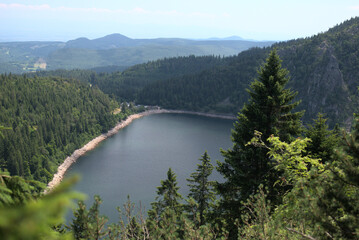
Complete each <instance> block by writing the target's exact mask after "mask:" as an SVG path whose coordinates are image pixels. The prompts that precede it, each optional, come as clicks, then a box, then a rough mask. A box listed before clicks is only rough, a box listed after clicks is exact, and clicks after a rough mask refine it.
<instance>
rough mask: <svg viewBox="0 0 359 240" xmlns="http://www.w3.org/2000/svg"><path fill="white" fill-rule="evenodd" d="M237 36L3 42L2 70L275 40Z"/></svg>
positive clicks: (133, 59)
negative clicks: (250, 39) (246, 38)
mask: <svg viewBox="0 0 359 240" xmlns="http://www.w3.org/2000/svg"><path fill="white" fill-rule="evenodd" d="M235 38H237V37H230V38H229V39H222V40H221V39H218V40H215V41H214V40H209V39H206V40H190V39H182V38H156V39H132V38H129V37H126V36H124V35H122V34H118V33H115V34H110V35H107V36H104V37H101V38H96V39H93V40H90V39H88V38H85V37H81V38H77V39H74V40H70V41H67V42H40V41H39V42H37V41H34V42H5V43H1V42H0V73H4V72H12V73H24V72H31V71H36V70H55V69H76V68H80V69H89V68H96V67H106V66H114V65H118V66H132V65H135V64H139V63H144V62H147V61H151V60H157V59H161V58H168V57H177V56H189V55H196V56H204V55H220V56H229V55H237V54H238V53H239V52H241V51H244V50H247V49H249V48H251V47H264V46H269V45H271V44H273V42H258V41H248V40H239V39H235Z"/></svg>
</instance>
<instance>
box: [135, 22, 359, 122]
mask: <svg viewBox="0 0 359 240" xmlns="http://www.w3.org/2000/svg"><path fill="white" fill-rule="evenodd" d="M358 26H359V18H358V17H357V18H353V19H351V20H348V21H346V22H344V23H343V24H340V25H338V26H336V27H334V28H332V29H330V30H329V31H327V32H325V33H321V34H318V35H315V36H313V37H310V38H306V39H298V40H292V41H288V42H283V43H278V44H274V45H273V46H272V47H271V48H261V49H259V48H254V49H250V50H248V51H245V52H241V53H240V54H238V56H237V57H235V58H233V59H231V60H230V61H229V64H227V65H226V66H220V67H217V68H215V69H211V70H206V71H204V72H201V73H199V74H194V75H190V76H182V77H177V78H170V79H166V80H163V81H159V82H154V83H152V84H149V85H147V86H146V87H145V88H144V89H143V91H141V92H140V93H139V95H138V98H137V100H138V102H139V103H143V104H152V105H160V106H164V107H167V108H178V109H188V110H195V111H209V110H214V111H220V112H224V111H227V112H228V111H229V112H232V113H236V112H237V111H238V110H239V109H240V108H241V107H242V105H243V103H244V101H245V100H246V99H247V97H248V95H247V93H246V87H245V86H247V85H248V83H249V82H250V81H252V80H253V79H254V78H255V77H256V72H257V70H258V63H261V62H263V61H264V59H265V56H266V55H267V54H268V52H269V51H270V50H271V49H273V48H276V49H277V51H278V54H279V55H280V57H281V58H282V59H283V66H284V67H285V68H287V69H288V70H289V72H290V76H291V80H290V81H289V84H288V85H289V86H290V87H292V88H293V89H294V90H296V91H298V99H301V100H302V103H301V104H300V106H299V108H300V109H304V110H306V113H305V116H304V120H305V121H309V120H311V119H313V118H315V115H316V114H317V112H323V113H326V114H327V116H328V117H329V119H330V120H329V124H330V125H332V124H333V123H334V122H333V120H334V119H336V121H338V122H341V123H343V122H344V123H346V124H349V123H350V121H351V119H352V112H353V111H354V109H355V106H357V104H358V93H357V86H358V79H359V72H358V71H357V66H358V62H359V53H358V51H359V50H358V49H359V47H358V46H359V27H358Z"/></svg>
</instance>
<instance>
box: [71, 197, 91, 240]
mask: <svg viewBox="0 0 359 240" xmlns="http://www.w3.org/2000/svg"><path fill="white" fill-rule="evenodd" d="M73 214H74V217H75V218H74V219H73V220H72V223H71V224H70V227H71V229H72V233H73V235H74V237H75V239H77V240H79V239H86V238H89V234H88V211H87V210H86V205H85V203H84V202H83V201H79V202H78V209H76V211H74V213H73Z"/></svg>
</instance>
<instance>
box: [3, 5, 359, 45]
mask: <svg viewBox="0 0 359 240" xmlns="http://www.w3.org/2000/svg"><path fill="white" fill-rule="evenodd" d="M358 15H359V3H358V2H357V1H354V0H347V1H336V0H327V1H320V0H303V1H300V2H292V1H284V0H273V1H263V0H253V1H238V0H221V1H212V2H208V1H204V0H196V1H189V0H182V1H170V2H169V1H164V0H154V1H146V2H144V1H140V0H133V1H115V0H103V1H100V2H99V1H85V0H71V1H70V0H63V1H51V2H49V1H45V0H35V1H32V2H31V3H29V1H27V0H17V1H12V0H3V1H0V20H1V21H2V22H3V23H6V24H2V25H1V26H0V41H2V42H4V41H68V40H72V39H76V38H80V37H86V38H89V39H95V38H100V37H103V36H106V35H109V34H113V33H120V34H122V35H125V36H127V37H129V38H133V39H153V38H185V39H208V38H225V37H229V36H239V37H241V38H244V39H253V40H257V41H263V40H267V41H285V40H290V39H296V38H304V37H310V36H312V35H315V34H317V33H320V32H324V31H326V30H328V29H329V28H331V27H333V26H335V25H336V24H340V23H341V22H343V21H345V20H348V19H350V18H352V17H355V16H358Z"/></svg>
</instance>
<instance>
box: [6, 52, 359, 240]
mask: <svg viewBox="0 0 359 240" xmlns="http://www.w3.org/2000/svg"><path fill="white" fill-rule="evenodd" d="M280 62H281V61H280V59H279V57H278V55H277V53H276V52H275V51H272V52H271V53H270V55H269V57H268V58H267V60H266V62H265V64H263V65H262V67H261V68H260V70H259V72H258V78H257V79H256V80H254V81H253V82H252V83H251V84H250V86H249V90H248V93H249V96H250V97H249V100H248V101H247V102H246V103H245V104H244V106H243V108H242V109H241V111H240V112H239V113H238V121H237V122H236V123H235V125H234V129H233V131H232V141H233V146H232V147H231V148H230V149H227V150H222V155H223V156H224V161H223V162H218V165H219V166H218V167H217V170H218V171H219V172H220V173H221V174H222V175H223V177H224V180H225V181H223V182H212V181H209V176H210V175H211V173H212V170H213V166H212V164H211V162H210V157H209V156H208V154H207V153H206V152H205V153H204V154H203V155H202V157H201V158H200V159H199V160H200V163H199V164H198V165H197V169H196V170H195V171H194V172H193V173H192V174H191V175H190V176H189V178H188V179H187V180H188V186H189V187H190V193H189V194H188V196H187V197H186V199H184V198H183V196H181V195H180V194H179V193H178V190H179V187H178V186H177V181H176V175H175V173H174V172H173V171H172V170H171V169H169V170H168V172H167V178H166V179H165V180H162V181H161V183H160V186H159V187H158V188H157V197H156V198H155V201H154V202H153V203H152V204H151V209H150V210H149V211H148V212H147V217H146V214H145V213H144V212H143V210H140V211H139V212H137V213H136V212H135V206H134V204H133V203H131V201H130V199H129V200H128V202H127V203H126V204H124V206H123V208H122V211H121V209H120V208H119V209H118V210H119V216H120V220H119V222H118V223H112V224H110V225H106V223H107V217H106V216H103V215H101V213H100V210H99V209H100V204H101V198H100V197H99V196H95V198H94V199H95V201H94V203H93V205H92V206H91V207H89V208H88V207H87V206H86V205H85V204H84V203H83V201H79V203H78V208H77V209H75V210H74V218H73V219H72V221H71V223H70V224H69V226H67V227H65V226H64V225H63V222H62V221H61V216H62V214H61V211H63V210H64V206H65V204H66V203H67V204H68V203H69V202H68V201H69V200H70V199H74V198H75V199H80V200H81V198H82V197H81V196H78V195H74V194H72V193H70V192H68V189H69V185H71V184H70V182H65V183H64V184H63V185H61V186H60V187H58V188H56V189H55V190H54V191H53V192H51V193H50V194H48V195H46V196H39V195H38V194H36V192H37V191H32V190H31V189H33V187H32V186H36V184H35V183H31V184H30V185H29V184H27V183H25V182H24V180H23V179H22V178H19V177H10V176H8V175H7V174H6V173H1V174H0V177H1V178H2V181H1V182H0V184H1V185H0V186H1V188H0V206H2V207H0V210H1V211H2V212H3V213H4V214H0V220H2V221H0V234H1V235H2V236H5V238H8V239H11V238H13V239H16V238H18V239H19V238H22V237H24V236H26V237H27V239H38V238H40V239H41V238H46V239H64V238H67V239H73V238H74V239H253V240H254V239H298V240H299V239H312V240H313V239H358V238H359V227H358V226H359V217H358V216H359V185H358V179H359V154H358V152H359V149H358V146H359V142H358V141H359V119H358V117H356V119H355V121H354V123H353V128H352V131H351V132H347V131H341V130H339V129H334V130H329V128H328V125H327V123H326V119H325V118H324V117H323V115H322V114H318V118H317V119H316V120H315V121H314V122H313V123H312V124H311V125H309V126H308V127H307V128H304V127H303V126H302V124H301V117H302V116H303V112H302V111H298V106H299V105H300V102H299V101H296V100H295V96H296V94H297V93H296V92H294V91H292V90H291V89H288V88H286V85H287V83H288V82H289V76H288V71H286V70H285V69H283V68H282V67H281V63H280ZM5 131H6V130H5V129H2V132H5ZM73 180H74V179H72V180H69V181H73ZM31 187H32V188H31ZM13 193H14V194H13ZM28 212H33V214H32V215H29V214H26V213H28ZM5 216H6V217H5ZM20 216H21V217H20ZM16 219H18V220H17V221H18V223H19V224H10V223H12V222H15V221H16ZM30 222H32V223H33V224H34V223H35V226H40V227H38V228H35V229H33V230H32V231H29V230H28V229H27V226H28V224H29V223H30ZM31 226H32V225H31Z"/></svg>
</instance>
